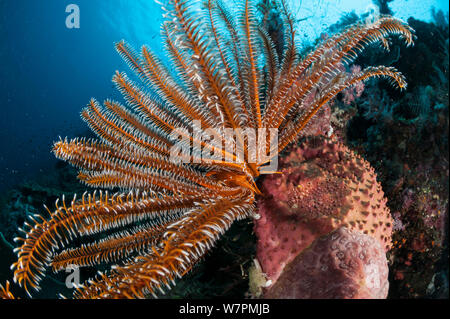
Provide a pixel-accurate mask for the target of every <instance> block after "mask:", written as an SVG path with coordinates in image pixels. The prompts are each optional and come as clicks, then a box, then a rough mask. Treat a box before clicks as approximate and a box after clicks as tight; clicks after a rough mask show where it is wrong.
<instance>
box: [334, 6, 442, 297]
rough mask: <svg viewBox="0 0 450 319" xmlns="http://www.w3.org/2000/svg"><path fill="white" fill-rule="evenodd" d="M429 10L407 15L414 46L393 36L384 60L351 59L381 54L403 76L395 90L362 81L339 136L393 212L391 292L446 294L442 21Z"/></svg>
mask: <svg viewBox="0 0 450 319" xmlns="http://www.w3.org/2000/svg"><path fill="white" fill-rule="evenodd" d="M434 16H435V19H436V21H435V22H434V23H426V22H423V21H419V20H416V19H414V18H410V19H408V22H409V23H410V24H411V25H412V26H413V27H414V29H415V30H416V35H417V43H416V46H414V48H407V49H405V48H400V47H398V46H397V45H396V44H395V41H394V44H393V46H392V52H391V55H390V56H389V55H388V60H386V58H381V57H380V56H378V55H376V54H363V55H361V56H360V57H359V58H358V59H357V61H355V63H358V64H359V65H362V66H364V65H365V64H366V63H373V62H381V61H383V62H384V63H388V64H392V65H395V66H396V67H398V68H399V69H400V70H403V71H404V72H405V73H406V74H407V75H408V79H410V82H409V84H410V86H409V88H408V90H407V91H405V92H402V93H399V92H394V91H392V90H390V89H389V88H388V87H386V86H384V85H383V84H382V83H375V82H367V83H366V84H365V90H364V92H363V94H362V96H361V98H360V99H357V100H355V101H354V102H353V103H352V106H353V107H354V108H356V110H357V112H356V115H355V116H354V118H353V119H352V120H351V121H350V122H349V123H348V125H347V127H346V137H345V140H346V142H347V143H348V144H349V145H351V146H352V147H353V148H355V149H358V151H359V152H360V153H361V154H362V155H363V156H364V157H365V158H366V159H367V160H368V161H369V162H370V163H372V164H373V166H374V168H375V170H376V172H377V175H378V178H379V181H380V182H381V184H382V186H383V190H384V191H385V193H386V197H387V198H388V207H389V208H390V209H391V211H392V213H393V217H394V231H395V232H394V234H393V249H392V250H391V251H390V252H389V261H390V268H391V273H390V281H391V289H390V293H389V297H391V298H448V296H449V289H448V278H449V269H448V193H449V182H448V179H449V166H448V162H449V156H448V154H449V150H448V134H449V96H448V84H449V82H448V77H449V45H448V43H449V27H448V16H445V15H444V14H443V13H442V12H434ZM392 54H394V55H395V56H400V55H401V56H402V59H400V60H398V59H397V58H396V57H395V56H394V55H392ZM389 60H390V61H389ZM335 105H336V106H338V107H339V108H341V106H342V103H341V104H339V103H336V104H335ZM341 109H342V110H343V111H342V112H344V111H345V109H344V108H341Z"/></svg>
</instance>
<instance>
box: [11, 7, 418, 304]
mask: <svg viewBox="0 0 450 319" xmlns="http://www.w3.org/2000/svg"><path fill="white" fill-rule="evenodd" d="M204 4H205V6H203V7H202V9H201V10H200V11H197V10H195V11H194V10H193V6H192V2H191V1H182V0H170V1H169V3H168V5H167V6H166V8H167V11H166V12H165V16H166V18H167V20H166V21H165V22H164V24H163V26H162V33H163V38H164V41H165V44H166V49H167V52H168V54H169V56H170V59H171V61H172V62H173V66H174V67H175V70H176V73H177V74H176V75H173V74H172V73H171V72H170V71H169V68H167V67H166V66H164V64H163V63H162V62H161V61H160V60H159V59H158V57H156V56H155V55H154V54H153V53H152V52H151V51H150V50H149V49H148V48H147V47H145V46H144V47H143V48H142V52H141V54H140V55H138V54H137V53H135V52H134V51H133V50H132V49H131V48H130V47H129V46H128V45H127V44H126V43H125V42H124V41H121V42H119V43H117V44H116V49H117V51H118V52H119V53H120V55H121V56H122V57H123V58H124V60H125V61H126V62H127V63H128V65H129V66H130V67H131V69H132V70H133V71H134V72H135V73H136V74H137V75H138V77H139V78H140V79H141V80H142V81H143V83H144V84H145V85H147V86H148V87H149V88H150V90H151V93H150V92H148V90H147V89H146V88H144V87H140V86H138V85H136V84H135V83H134V82H133V81H132V80H131V79H130V78H128V77H127V76H126V75H125V74H124V73H119V72H117V73H116V74H115V75H114V77H113V81H114V83H115V84H116V86H117V87H118V89H119V90H120V92H121V93H122V94H123V96H124V98H125V100H126V102H127V104H128V105H129V107H126V106H123V105H122V104H120V103H118V102H115V101H110V100H107V101H105V102H104V105H103V106H102V105H101V104H100V103H98V102H97V101H96V100H94V99H93V100H91V101H90V103H89V104H88V106H87V107H86V108H85V109H84V110H83V112H82V118H83V119H84V120H85V121H86V122H87V124H88V125H89V126H90V128H91V129H92V130H93V131H94V132H95V133H96V134H97V136H98V139H95V140H87V139H83V138H82V139H73V140H67V139H65V140H60V141H59V142H57V143H55V145H54V148H53V151H54V153H55V155H56V156H57V157H58V158H60V159H62V160H65V161H67V162H69V163H70V164H72V165H74V166H75V167H77V168H79V170H80V172H79V176H78V177H79V179H80V180H82V181H83V182H84V183H85V184H87V185H88V186H92V187H95V188H104V189H108V188H109V189H113V190H115V191H117V190H118V191H119V192H118V193H114V194H110V193H108V192H105V191H100V192H99V191H94V192H93V193H85V194H83V195H82V196H81V198H80V197H77V196H75V197H74V198H73V200H71V201H69V202H67V201H65V200H64V198H63V200H62V201H59V202H57V203H56V209H55V210H54V211H53V212H52V211H50V210H48V216H41V215H36V216H32V217H31V222H27V223H26V224H25V229H24V232H25V233H26V235H25V236H21V237H19V238H16V241H17V242H18V243H19V247H18V248H17V249H16V252H17V254H18V261H17V262H16V263H14V265H13V269H14V281H15V282H16V283H17V284H18V285H20V286H21V287H23V288H24V289H25V290H26V291H27V292H28V293H29V294H30V295H31V293H32V291H33V290H39V289H40V282H41V279H42V277H43V276H45V274H46V271H47V269H49V268H52V269H53V270H54V271H60V270H62V269H64V267H65V266H67V265H69V264H70V265H78V266H80V267H88V266H91V267H93V266H99V265H102V266H103V265H105V264H106V265H112V266H113V267H111V269H110V270H108V271H107V272H105V273H100V274H99V275H98V276H97V277H96V278H93V279H91V280H88V281H87V282H85V283H84V284H83V285H81V286H79V287H78V289H77V290H76V291H75V297H78V298H96V297H100V298H136V297H138V298H144V297H147V296H156V295H157V294H158V293H163V292H164V289H167V288H170V287H172V286H173V285H174V284H175V279H177V278H180V277H182V276H183V275H184V274H186V273H187V272H189V271H190V270H191V269H192V268H193V267H194V266H195V265H196V264H197V263H198V262H199V261H200V260H201V259H202V258H203V257H204V256H205V254H206V253H207V252H208V251H209V250H210V249H211V247H212V246H213V245H214V244H215V242H216V241H217V239H218V238H219V237H220V236H221V235H222V234H223V233H224V232H225V231H226V230H227V229H228V228H229V227H230V225H231V224H232V223H233V222H234V221H236V220H240V219H243V218H248V217H251V216H255V215H256V212H255V201H256V197H257V195H258V194H260V191H259V190H258V188H257V186H256V182H255V180H256V178H257V177H258V176H259V175H260V167H262V166H263V165H265V164H266V163H267V161H264V160H262V161H259V162H256V163H255V162H254V161H252V160H251V157H250V156H249V146H248V144H249V143H248V138H244V137H243V136H241V135H240V133H239V132H241V131H240V130H239V129H246V128H249V129H253V130H254V131H255V132H256V140H262V141H263V142H262V147H261V150H262V155H264V156H263V159H264V158H266V157H267V156H269V155H270V156H276V155H277V152H281V151H282V150H284V149H285V148H286V147H288V146H289V145H290V144H291V143H292V142H294V141H295V140H296V139H297V137H298V136H299V134H300V133H301V132H302V130H303V129H304V128H305V126H306V125H307V124H308V123H309V122H310V120H311V118H313V116H315V115H316V113H317V112H318V111H319V110H320V109H321V108H322V107H323V106H324V105H326V104H327V103H328V102H329V101H331V100H332V99H333V98H334V97H336V95H337V94H339V93H340V92H342V91H343V90H345V89H346V88H348V87H351V86H352V85H354V84H356V83H359V82H361V81H364V80H367V79H369V78H373V77H385V78H387V79H388V80H389V81H390V82H392V83H393V84H394V85H396V86H398V87H399V88H405V87H406V81H405V79H404V77H403V76H402V75H401V74H400V73H398V72H397V71H396V70H395V69H393V68H390V67H385V66H378V67H368V68H366V69H364V70H361V71H360V72H358V73H355V74H342V73H340V72H338V70H339V66H340V65H342V63H344V64H345V65H348V64H350V63H352V61H353V60H354V59H355V57H356V56H357V54H358V53H359V52H360V51H361V50H362V49H364V48H365V47H367V46H369V45H373V44H380V45H381V46H382V47H384V48H385V49H388V48H389V40H388V38H389V36H390V35H397V36H399V37H400V38H402V39H404V40H405V41H406V43H407V44H408V45H412V44H413V40H414V35H413V30H412V29H411V28H410V27H409V26H408V25H407V24H405V23H403V22H402V21H400V20H398V19H395V18H393V17H389V16H383V17H380V19H378V20H376V21H374V22H372V23H369V24H366V23H357V24H355V25H353V26H351V27H349V28H347V29H346V30H344V31H342V32H341V33H337V34H335V35H333V36H331V37H329V38H328V39H326V40H324V41H323V42H322V43H320V44H319V45H318V46H317V47H316V48H315V50H313V51H311V52H309V53H308V54H306V55H305V56H304V57H303V58H302V59H300V58H299V54H298V53H299V50H298V48H297V46H296V44H295V35H296V32H295V29H294V22H293V21H294V20H293V18H292V17H291V15H290V14H289V12H288V10H287V9H286V6H285V4H284V3H283V2H281V4H280V5H279V6H277V7H279V8H280V10H281V13H282V14H281V15H280V16H282V17H283V20H284V21H283V23H284V25H285V28H283V32H284V36H283V38H284V39H285V42H284V46H283V49H282V56H281V57H279V56H278V53H277V51H276V50H275V48H274V41H273V39H271V37H270V36H269V35H268V33H267V32H266V31H265V30H264V29H262V28H259V27H258V23H257V20H256V19H255V15H254V8H253V6H252V4H251V1H249V0H245V1H242V2H240V5H239V7H240V10H238V12H239V13H238V15H239V20H238V22H236V21H235V19H234V17H233V16H232V15H231V14H230V12H229V11H228V10H227V9H226V8H225V6H224V5H223V4H222V3H221V2H220V1H216V0H207V1H205V2H204ZM195 122H198V123H199V124H200V126H201V127H202V128H203V129H210V130H212V131H213V132H214V133H215V134H216V136H219V137H220V138H221V141H223V140H225V141H226V140H227V135H226V132H227V131H226V130H225V129H226V128H229V129H235V130H236V132H237V133H236V135H237V136H236V140H235V141H234V142H235V144H236V145H234V146H239V147H240V148H241V149H243V153H244V154H243V156H241V154H239V153H238V152H237V151H236V148H233V150H232V151H227V150H223V149H222V143H217V142H216V141H215V140H211V139H210V138H208V137H205V136H200V137H199V136H197V135H195V134H194V136H193V135H191V134H188V133H190V132H192V131H194V130H195V128H196V125H195ZM269 129H274V130H277V131H278V142H277V143H274V144H275V145H272V143H269V142H272V141H273V140H269V139H267V140H265V139H266V136H265V135H263V134H265V131H266V130H267V131H268V130H269ZM180 130H181V132H184V135H182V136H183V137H186V138H187V144H188V145H194V147H193V152H192V153H190V154H189V156H188V158H189V160H190V161H189V162H188V163H180V162H177V163H174V162H173V161H172V160H171V150H172V149H173V147H174V146H176V145H177V142H178V139H177V138H174V137H173V135H172V133H174V131H178V132H180ZM265 141H267V143H266V142H265ZM202 151H204V152H208V153H211V152H214V154H217V153H218V154H219V156H218V158H214V159H213V160H211V159H208V160H203V159H202V158H199V154H201V152H202ZM216 151H217V152H216ZM273 152H274V153H275V154H273ZM355 161H356V162H355V163H354V164H353V165H354V166H355V168H357V167H358V160H355ZM359 161H360V162H362V160H359ZM370 174H371V172H369V173H368V175H369V176H368V177H367V183H368V184H370V183H372V180H371V179H370ZM352 182H353V181H352V180H351V179H349V183H352ZM367 187H368V188H370V187H375V189H376V187H377V186H376V184H374V183H372V184H370V185H368V186H367ZM298 196H304V195H301V194H300V193H299V194H298ZM353 200H354V201H355V203H356V201H358V199H356V198H354V199H353ZM363 201H364V197H363V196H361V200H359V202H358V203H359V204H358V205H362V206H363V207H365V204H364V203H363ZM349 212H351V210H349ZM364 212H371V210H370V207H367V209H366V210H364ZM345 216H347V215H345V214H343V213H342V217H343V218H344V217H345ZM348 216H349V218H348V220H347V224H348V225H351V224H352V223H354V224H355V226H354V227H358V225H359V224H358V220H362V219H363V217H362V216H360V215H357V214H356V213H355V214H354V213H353V212H352V213H349V214H348ZM376 217H377V218H381V219H380V222H381V223H382V224H381V225H380V226H379V228H380V229H382V230H379V229H377V230H376V231H375V232H374V233H375V234H376V235H378V236H381V234H382V231H383V229H384V228H385V227H387V225H386V222H385V220H384V219H383V218H384V217H383V215H382V214H381V212H379V216H376ZM368 218H374V217H371V216H368ZM370 223H373V224H375V223H378V219H377V220H376V221H375V220H374V221H372V220H371V221H370ZM364 227H365V228H364ZM373 227H375V226H373ZM363 228H364V229H367V231H368V232H370V231H371V229H372V228H371V226H370V225H363ZM385 236H386V237H385V239H386V240H385V242H384V244H385V245H388V238H387V235H385Z"/></svg>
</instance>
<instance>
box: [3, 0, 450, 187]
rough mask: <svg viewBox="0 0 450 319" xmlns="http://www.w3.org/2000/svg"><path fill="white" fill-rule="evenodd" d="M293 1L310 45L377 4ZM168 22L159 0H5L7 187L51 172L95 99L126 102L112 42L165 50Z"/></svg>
mask: <svg viewBox="0 0 450 319" xmlns="http://www.w3.org/2000/svg"><path fill="white" fill-rule="evenodd" d="M228 2H232V3H234V2H236V1H233V0H228ZM71 3H75V4H77V5H78V6H79V8H80V14H81V15H80V28H79V29H68V28H67V27H66V24H65V21H66V17H67V15H68V13H66V12H65V11H66V6H67V5H69V4H71ZM291 6H292V8H293V11H294V12H295V13H296V15H297V17H298V18H299V19H304V20H303V21H301V22H299V30H301V31H302V32H304V33H305V35H304V36H303V37H304V38H303V40H302V41H305V42H308V41H312V40H314V39H315V38H316V37H318V36H319V35H320V33H321V32H323V31H324V30H325V29H326V28H327V27H328V26H329V25H331V24H333V23H335V22H337V20H339V18H340V17H341V16H342V14H344V13H346V12H349V11H352V10H354V11H355V12H356V13H358V14H361V13H364V12H367V11H370V10H373V8H374V5H373V4H372V2H371V1H369V0H367V1H343V0H341V1H314V0H309V1H306V0H303V1H299V0H292V1H291ZM390 6H391V8H392V10H393V11H394V13H395V15H396V16H398V17H400V18H402V19H405V20H406V19H407V18H408V17H409V16H414V17H416V18H418V19H423V20H426V21H430V20H431V8H432V7H435V8H437V9H442V10H443V11H444V12H448V2H447V1H446V0H445V1H441V0H439V1H438V0H435V1H431V0H428V1H424V0H420V1H417V0H414V1H413V0H409V1H406V0H394V1H393V2H391V3H390ZM161 21H162V16H161V9H160V6H159V5H158V4H156V3H155V2H154V1H153V0H128V1H127V0H96V1H92V0H71V1H63V0H45V1H33V0H17V1H13V0H0V38H1V39H2V41H1V44H0V61H1V62H2V64H1V67H0V70H1V71H0V72H1V73H0V107H1V116H0V143H1V145H0V146H1V150H2V151H1V153H0V190H4V189H7V188H9V187H11V186H13V185H14V184H16V183H20V182H22V181H23V180H26V179H32V178H33V177H34V176H36V174H45V173H46V172H48V171H49V170H51V169H52V167H53V166H54V164H55V162H56V160H55V159H54V157H53V155H52V154H51V153H50V149H51V145H52V142H53V141H55V140H56V139H57V138H58V136H62V137H65V136H69V137H74V136H80V135H81V136H82V135H86V134H87V131H88V129H87V126H86V125H85V124H84V123H83V122H82V120H81V119H80V117H79V114H80V111H81V109H82V107H83V106H84V105H85V104H86V103H87V102H88V101H89V99H90V98H91V97H96V98H97V99H98V100H103V99H106V98H108V97H113V98H117V99H120V97H119V95H118V93H117V92H116V91H115V89H114V88H113V85H112V82H111V77H112V74H113V73H114V71H115V70H124V71H128V68H127V67H126V65H125V64H124V63H123V62H122V60H121V59H120V57H119V56H118V54H117V53H116V52H115V51H114V48H113V43H114V42H116V41H119V40H121V39H126V40H127V41H128V42H129V43H130V44H131V45H133V46H134V47H136V48H139V47H140V46H141V45H142V44H145V43H146V44H148V45H149V46H150V47H151V48H152V49H153V50H154V51H155V52H157V53H158V54H160V55H161V52H162V45H161V41H160V38H159V26H160V23H161Z"/></svg>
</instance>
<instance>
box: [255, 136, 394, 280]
mask: <svg viewBox="0 0 450 319" xmlns="http://www.w3.org/2000/svg"><path fill="white" fill-rule="evenodd" d="M288 154H289V155H287V156H286V157H284V158H282V159H280V167H279V172H280V173H279V174H272V175H268V176H267V177H266V178H265V180H264V181H263V183H262V189H263V193H264V194H265V197H264V198H263V199H262V200H260V201H259V203H258V209H259V215H260V218H259V219H258V220H257V221H256V223H255V233H256V235H257V237H258V244H257V259H258V261H259V264H260V265H261V268H262V271H263V272H264V273H265V274H266V276H267V279H268V280H270V281H271V283H272V284H274V283H275V282H276V281H277V279H278V278H279V276H280V275H281V273H282V271H283V269H284V267H285V266H286V265H288V264H289V263H290V262H291V261H293V260H294V259H295V258H296V257H297V256H298V254H299V253H300V252H302V251H303V250H305V249H306V248H307V247H308V246H310V245H311V244H312V243H313V242H314V241H315V240H316V239H317V238H319V237H321V236H324V235H326V234H329V233H331V232H332V231H334V230H336V229H338V228H340V227H347V228H348V229H350V230H357V231H359V232H361V233H363V234H366V235H369V236H372V237H373V238H374V239H376V240H377V241H378V242H379V243H380V245H381V246H382V247H383V253H384V252H385V251H387V250H389V249H390V247H391V234H392V224H393V221H392V217H391V215H390V212H389V209H388V208H387V207H386V199H385V197H384V193H383V191H382V189H381V185H380V184H379V183H378V182H377V181H376V174H375V172H374V170H373V168H372V167H371V166H370V165H369V163H368V162H367V161H365V160H364V159H362V158H361V157H360V156H358V155H356V154H355V153H353V152H352V151H350V150H349V149H348V148H347V147H346V146H344V145H342V144H340V143H338V142H336V141H332V140H330V139H326V138H322V137H315V138H310V139H307V140H306V141H305V142H304V143H302V144H301V145H300V146H296V147H293V148H292V149H291V150H290V152H289V153H288Z"/></svg>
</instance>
